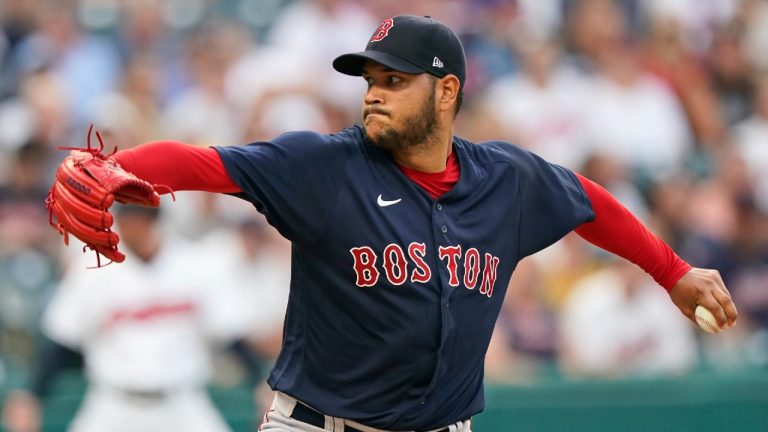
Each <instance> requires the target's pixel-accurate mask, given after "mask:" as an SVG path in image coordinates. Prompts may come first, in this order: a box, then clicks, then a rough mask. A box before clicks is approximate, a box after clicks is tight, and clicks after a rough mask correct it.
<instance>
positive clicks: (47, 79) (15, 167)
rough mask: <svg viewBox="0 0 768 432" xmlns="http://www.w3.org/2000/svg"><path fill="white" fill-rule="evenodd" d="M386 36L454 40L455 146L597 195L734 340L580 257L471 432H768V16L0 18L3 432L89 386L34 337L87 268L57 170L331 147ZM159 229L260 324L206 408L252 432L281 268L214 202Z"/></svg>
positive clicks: (275, 0) (637, 2) (531, 284)
mask: <svg viewBox="0 0 768 432" xmlns="http://www.w3.org/2000/svg"><path fill="white" fill-rule="evenodd" d="M401 13H411V14H419V15H431V16H433V17H435V18H437V19H439V20H441V21H443V22H445V23H447V24H448V25H450V26H451V27H452V28H453V29H455V30H456V31H457V32H458V33H459V34H460V35H461V37H462V40H463V42H464V47H465V50H466V54H467V61H468V80H467V83H466V86H465V101H464V105H463V107H462V111H461V113H460V115H459V117H458V119H457V121H458V123H457V128H456V134H457V135H460V136H463V137H465V138H468V139H470V140H474V141H483V140H489V139H503V140H507V141H510V142H513V143H516V144H518V145H520V146H523V147H526V148H528V149H530V150H532V151H534V152H536V153H538V154H540V155H542V156H543V157H545V158H546V159H548V160H550V161H552V162H556V163H558V164H562V165H564V166H566V167H569V168H571V169H573V170H576V171H579V172H581V173H583V174H585V175H586V176H587V177H590V178H591V179H593V180H595V181H596V182H598V183H600V184H601V185H603V186H604V187H606V188H607V189H608V190H610V191H611V192H612V193H613V194H615V196H616V197H618V199H619V200H620V201H622V202H623V203H624V204H625V205H626V206H627V207H628V208H630V209H631V210H632V211H633V212H634V213H635V214H636V215H638V216H639V217H640V218H641V219H642V220H643V221H644V222H645V223H646V224H648V225H649V226H650V227H651V228H652V230H653V231H654V232H655V233H657V234H658V235H659V236H661V237H662V238H664V239H665V240H666V241H667V242H668V243H669V244H670V245H672V246H673V247H674V249H675V250H676V251H677V252H678V253H679V254H680V255H681V256H682V257H683V258H684V259H686V260H687V261H688V262H689V263H691V264H692V265H694V266H697V267H708V268H715V269H718V270H719V271H720V273H721V274H722V276H723V278H724V280H725V282H726V285H727V286H728V288H729V289H730V291H731V293H732V295H733V297H734V299H735V301H736V304H737V306H738V308H739V311H740V314H741V315H740V320H739V325H738V326H737V327H735V328H733V329H729V330H728V331H726V332H724V333H722V334H719V335H717V336H711V335H707V334H705V333H703V332H702V331H700V330H698V328H696V327H695V326H694V325H693V324H692V323H690V322H689V321H687V320H686V319H685V318H684V317H683V316H682V315H681V314H680V313H679V312H678V311H677V309H676V308H675V307H674V306H673V305H672V303H671V302H670V301H669V299H668V296H667V294H666V292H665V291H664V290H663V289H662V288H660V287H659V286H657V285H655V284H654V282H653V281H652V279H651V278H650V277H648V276H647V275H646V274H645V273H643V272H642V271H639V270H637V269H635V268H634V267H633V266H631V265H627V264H626V263H624V262H621V261H618V260H616V259H615V258H613V257H611V256H609V255H607V254H605V253H602V252H601V251H599V250H597V249H595V248H594V247H592V246H591V245H589V244H588V243H586V242H585V241H583V240H581V239H580V238H579V237H578V236H574V235H570V236H568V237H566V238H565V239H563V240H562V241H560V242H559V243H558V244H556V245H554V246H553V247H551V248H549V249H547V250H545V251H542V252H541V253H539V254H537V255H535V256H533V257H530V258H528V259H526V260H524V261H523V262H522V263H521V264H520V266H519V268H518V270H517V271H516V272H515V275H514V277H513V280H512V282H511V284H510V287H509V292H508V294H507V298H506V300H505V306H504V308H503V311H502V315H501V317H500V319H499V322H498V326H497V331H496V332H495V334H494V339H493V341H492V345H491V348H490V350H489V353H488V361H487V365H486V373H487V386H488V390H487V405H488V409H487V411H486V413H484V414H482V415H480V416H478V417H477V418H476V419H475V424H474V430H476V431H479V432H483V431H491V430H510V431H512V430H537V431H543V430H553V431H554V430H564V426H565V425H567V429H568V430H572V431H573V430H694V429H697V428H702V427H703V428H706V429H715V428H717V429H720V430H755V431H758V430H767V429H768V216H767V215H768V1H765V0H644V1H641V0H467V1H450V0H414V1H410V2H407V4H406V2H383V1H375V0H364V1H355V2H352V1H346V0H163V1H153V0H130V1H129V0H55V1H54V0H0V299H1V300H0V390H1V391H2V396H3V401H4V406H3V428H4V430H9V431H36V430H46V431H60V430H65V428H66V425H67V424H68V423H69V422H70V421H71V419H72V416H73V415H74V413H75V411H76V410H77V407H78V406H79V403H80V401H81V399H82V396H83V394H84V391H85V389H86V386H87V380H86V378H84V375H83V372H82V368H79V367H78V366H77V365H78V364H79V363H80V362H78V361H76V360H75V361H63V360H62V361H57V362H56V363H57V364H56V365H55V366H51V365H49V364H46V363H49V361H48V360H49V359H50V357H49V356H48V355H47V354H46V353H48V350H49V349H50V346H51V343H53V342H52V341H51V340H50V338H49V337H48V335H47V333H46V332H45V331H43V329H42V328H41V324H40V323H41V316H43V315H44V313H45V309H46V306H47V305H48V303H49V301H50V299H51V297H52V295H53V294H54V293H55V292H56V289H57V287H58V286H59V284H60V282H61V280H62V279H63V278H64V277H66V275H67V273H68V271H70V270H69V269H70V268H76V269H77V270H78V271H81V269H82V267H84V266H86V265H95V257H94V256H93V255H92V253H89V254H86V255H84V256H83V255H82V254H81V250H80V248H79V247H77V246H71V247H69V248H65V247H64V246H63V244H62V243H63V242H62V239H61V237H60V236H59V235H58V234H57V233H56V232H55V231H54V230H53V229H51V228H50V227H49V226H48V214H47V211H46V209H45V206H44V203H43V201H44V198H45V195H46V193H47V190H48V188H49V187H50V185H51V183H52V177H53V175H54V173H55V167H56V166H57V165H58V163H59V162H60V161H61V159H62V158H63V157H64V156H65V154H66V152H64V151H59V150H57V148H58V147H59V146H76V147H82V146H84V144H85V134H86V131H87V128H88V125H89V124H90V123H93V124H94V125H95V126H96V127H97V128H99V129H100V130H101V131H102V133H103V134H104V137H105V141H106V142H107V144H108V150H109V149H111V147H113V146H118V147H119V148H121V149H125V148H129V147H132V146H135V145H137V144H140V143H142V142H146V141H151V140H161V139H172V140H179V141H186V142H189V143H192V144H195V145H201V146H209V145H237V144H244V143H248V142H252V141H256V140H262V139H269V138H271V137H274V136H275V135H277V134H279V133H281V132H285V131H289V130H300V129H311V130H316V131H319V132H333V131H337V130H340V129H342V128H344V127H346V126H349V125H351V124H352V123H354V122H356V121H358V120H359V118H360V104H361V97H362V94H363V91H364V84H363V80H360V79H354V78H350V77H347V76H344V75H341V74H338V73H336V72H335V71H334V70H333V69H332V67H331V61H332V59H333V58H334V57H335V56H337V55H339V54H341V53H345V52H350V51H358V50H362V49H363V48H364V46H365V44H366V41H367V39H368V38H369V36H370V34H371V33H372V32H373V30H374V29H375V28H376V27H377V26H378V24H379V23H380V22H381V20H382V19H384V18H386V17H389V16H391V15H396V14H401ZM161 223H163V224H164V228H163V232H166V233H168V235H169V236H178V237H183V238H186V239H190V240H192V241H191V242H190V247H191V248H199V249H200V252H199V254H200V255H199V256H200V260H201V262H210V263H214V264H215V266H216V267H215V268H217V269H224V270H221V272H220V273H217V274H219V275H222V276H221V277H220V278H219V280H218V281H216V282H213V283H212V285H214V286H213V287H211V289H217V286H218V285H238V284H239V285H247V286H248V287H253V288H252V290H251V291H250V293H249V295H251V297H248V296H246V297H245V298H246V299H251V298H252V299H253V301H252V305H250V306H249V307H252V310H253V316H254V317H255V318H254V320H253V322H250V323H249V324H248V325H249V326H250V327H249V328H248V329H246V331H244V332H243V334H242V335H241V336H242V337H241V338H240V339H238V340H237V341H236V342H235V343H227V344H222V345H221V347H220V348H221V349H218V350H216V353H215V355H214V356H213V359H212V362H213V363H212V364H213V367H212V368H211V370H212V374H211V376H210V381H209V384H208V389H209V392H210V394H211V397H212V398H213V400H214V403H215V404H216V406H217V407H218V408H219V409H220V410H221V412H222V414H223V415H224V417H225V419H226V420H227V422H228V423H229V425H230V427H232V428H233V430H242V431H251V430H256V429H257V427H258V421H259V418H260V417H261V413H262V412H263V411H262V410H263V408H264V406H263V404H264V403H265V402H264V401H266V400H269V395H268V393H267V392H266V391H265V390H264V389H263V385H262V384H261V383H262V381H263V379H264V376H265V374H266V373H267V371H268V370H269V366H270V364H271V361H272V359H273V358H274V355H275V353H276V350H277V348H278V347H279V338H280V332H281V329H280V327H281V324H282V313H283V310H284V307H285V306H284V304H285V303H284V302H285V298H286V296H287V288H288V285H287V277H288V271H289V254H290V252H289V250H290V246H289V245H286V244H285V241H284V240H282V239H281V238H279V237H278V236H277V235H276V234H275V233H274V231H273V230H271V229H269V228H268V227H266V226H265V222H264V221H263V220H262V219H261V218H260V216H259V215H258V214H257V213H256V212H255V211H254V210H253V209H252V208H251V207H250V206H249V205H247V204H245V203H244V202H240V201H238V200H236V199H234V198H231V197H226V196H212V195H205V194H196V193H179V194H177V199H176V202H175V203H173V204H169V203H166V205H164V212H163V213H162V215H161ZM91 261H93V262H91ZM198 265H204V264H198ZM212 265H213V264H212ZM226 266H229V267H226ZM91 271H96V270H91ZM224 275H226V276H224ZM241 281H247V282H245V283H243V282H241ZM217 284H218V285H217ZM103 288H104V289H105V290H108V289H109V286H104V287H103ZM249 289H250V288H249ZM265 299H268V300H265ZM56 358H59V356H57V357H56ZM73 358H76V355H75V356H73ZM608 425H614V426H615V427H611V426H608Z"/></svg>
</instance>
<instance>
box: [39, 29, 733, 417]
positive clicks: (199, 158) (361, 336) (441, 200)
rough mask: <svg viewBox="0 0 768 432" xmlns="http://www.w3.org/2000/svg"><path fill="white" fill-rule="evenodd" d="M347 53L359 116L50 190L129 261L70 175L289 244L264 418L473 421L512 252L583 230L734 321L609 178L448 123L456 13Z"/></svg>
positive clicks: (674, 293)
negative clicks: (169, 194)
mask: <svg viewBox="0 0 768 432" xmlns="http://www.w3.org/2000/svg"><path fill="white" fill-rule="evenodd" d="M333 67H334V68H335V69H336V70H338V71H339V72H341V73H344V74H347V75H352V76H360V77H362V79H364V80H365V82H366V83H367V85H368V87H367V91H366V92H365V95H364V98H363V100H362V124H356V125H353V126H352V127H349V128H348V129H345V130H342V131H340V132H338V133H333V134H328V135H322V134H318V133H314V132H295V133H287V134H284V135H280V136H278V137H276V138H274V139H272V140H270V141H266V142H256V143H252V144H249V145H246V146H232V147H215V148H197V147H193V146H190V145H186V144H184V143H179V142H170V141H164V142H154V143H147V144H144V145H140V146H137V147H135V148H133V149H130V150H128V151H121V152H118V153H116V154H115V155H113V156H105V155H103V154H100V153H98V151H93V150H92V151H90V152H89V151H73V155H72V156H71V158H75V159H77V158H79V160H80V162H79V164H78V163H75V164H74V165H72V164H71V163H70V164H69V165H67V164H68V162H67V161H65V162H64V165H63V166H64V167H69V169H68V172H69V174H65V175H59V176H58V179H57V182H56V184H55V185H54V190H53V192H52V195H51V197H50V198H49V206H50V208H51V209H52V214H53V222H52V223H53V224H54V226H56V227H57V229H59V230H60V231H61V232H62V233H64V234H65V235H68V233H72V234H74V235H78V237H81V238H83V235H84V234H85V235H84V239H85V241H86V243H89V244H91V245H92V247H93V248H94V249H96V250H97V251H98V252H102V253H104V254H105V255H106V256H107V257H108V258H111V259H113V260H116V261H117V260H120V259H121V258H122V257H121V256H120V254H119V252H118V240H119V239H117V238H116V237H114V235H113V233H111V230H110V228H109V225H108V224H105V223H103V222H104V220H105V219H106V216H104V215H107V214H109V206H108V205H105V203H106V202H107V201H110V199H107V200H104V199H101V198H99V199H95V200H94V199H92V198H93V196H92V195H93V194H94V193H95V191H96V189H95V186H94V189H93V190H91V191H90V196H89V193H86V192H85V191H83V190H82V188H78V187H77V186H73V185H77V184H85V183H83V182H84V181H80V180H79V176H81V174H79V172H82V171H87V170H88V167H89V164H90V163H92V162H91V161H92V160H98V161H99V162H98V164H104V165H109V166H110V167H113V168H114V170H116V172H119V176H121V177H122V176H131V178H132V179H133V176H135V178H136V179H138V180H134V183H132V184H137V185H139V186H138V189H139V190H141V191H143V192H141V193H134V194H131V195H130V196H126V195H125V194H122V193H120V191H121V189H120V188H117V189H115V188H113V187H110V188H108V189H111V190H112V191H113V192H111V193H112V195H109V193H108V194H107V195H109V196H113V197H114V199H117V200H123V201H132V202H143V203H145V204H149V205H153V204H154V200H153V199H152V197H153V196H154V195H153V194H155V193H157V192H164V189H162V188H158V187H157V186H153V185H165V186H166V187H167V188H169V189H172V190H203V191H210V192H218V193H227V194H234V195H237V196H239V197H241V198H242V199H244V200H248V201H250V202H251V203H253V205H254V206H255V207H256V208H257V209H258V211H260V212H262V213H263V214H264V215H266V217H267V219H268V221H269V223H270V224H271V225H272V226H274V227H275V228H276V229H277V230H278V231H279V232H280V233H281V234H282V235H283V236H284V237H286V238H287V239H289V240H290V241H291V242H292V244H293V245H292V254H293V256H292V280H291V293H290V299H289V303H288V310H287V315H286V317H285V327H284V339H283V346H282V351H281V352H280V355H279V357H278V359H277V362H276V364H275V366H274V369H273V370H272V372H271V375H270V377H269V379H268V382H269V385H270V386H271V387H272V389H274V390H275V391H276V397H275V400H274V404H273V406H272V409H271V410H269V411H268V412H267V413H266V415H265V417H264V423H263V424H262V430H264V431H273V432H275V431H281V432H285V431H292V432H293V431H306V432H309V431H322V430H326V431H336V432H339V431H347V432H356V431H364V432H380V431H433V432H434V431H441V432H443V431H450V432H467V431H469V430H470V428H471V426H470V423H471V418H472V416H473V415H475V414H477V413H479V412H481V411H482V410H483V406H484V400H483V359H484V356H485V352H486V349H487V348H488V343H489V340H490V338H491V333H492V331H493V328H494V323H495V321H496V318H497V316H498V313H499V309H500V307H501V304H502V299H503V297H504V294H505V290H506V287H507V282H508V281H509V278H510V276H511V274H512V272H513V271H514V269H515V266H516V265H517V263H518V262H519V261H520V260H521V259H522V258H524V257H526V256H528V255H531V254H533V253H536V252H537V251H539V250H541V249H543V248H546V247H547V246H549V245H551V244H553V243H554V242H556V241H558V239H560V238H561V237H563V236H564V235H566V234H567V233H569V232H570V231H573V230H575V231H576V232H577V233H578V234H580V235H581V236H582V237H583V238H585V239H586V240H588V241H590V242H592V243H594V244H595V245H597V246H599V247H601V248H604V249H606V250H608V251H611V252H613V253H615V254H617V255H620V256H622V257H624V258H626V259H628V260H630V261H631V262H633V263H635V264H637V265H638V266H640V267H641V268H643V269H644V270H645V271H646V272H648V273H649V274H650V275H651V276H652V277H653V278H654V279H655V280H656V281H657V282H658V283H659V284H660V285H661V286H662V287H663V288H664V289H666V290H667V291H668V292H669V295H670V297H671V300H672V301H673V302H674V303H675V304H676V305H677V306H678V308H679V309H680V310H681V311H682V313H684V314H685V315H686V316H687V317H689V318H692V317H693V311H694V308H695V307H696V306H697V304H701V305H703V306H705V307H707V308H708V309H710V310H712V311H713V312H714V313H715V316H716V317H717V320H718V322H719V323H720V324H721V325H723V326H725V325H733V324H734V323H735V320H736V317H737V311H736V308H735V306H734V304H733V302H732V301H731V298H730V296H729V294H728V291H727V290H726V288H725V287H724V285H723V282H722V280H721V278H720V276H719V275H718V274H717V272H715V271H711V270H705V269H696V268H691V266H690V265H688V264H687V263H686V262H684V261H683V260H681V259H680V258H679V257H678V256H677V255H676V254H675V253H674V252H673V251H672V250H671V249H670V248H669V247H668V246H667V245H666V244H664V243H663V242H662V241H661V240H660V239H659V238H657V237H656V236H655V235H653V234H652V233H651V232H650V231H649V230H648V229H646V228H645V227H644V226H643V225H642V224H641V223H640V222H639V221H638V220H637V219H636V218H635V217H634V216H633V215H632V214H630V213H629V212H628V211H627V210H626V209H625V208H624V207H622V206H621V205H620V204H619V203H618V202H617V201H616V200H615V199H614V198H613V197H612V196H611V195H610V194H609V193H608V192H606V191H605V190H604V189H602V188H601V187H599V186H598V185H596V184H595V183H593V182H591V181H590V180H588V179H586V178H584V177H582V176H580V175H578V174H576V173H574V172H572V171H569V170H568V169H565V168H563V167H561V166H557V165H554V164H550V163H548V162H547V161H545V160H543V159H541V158H539V157H538V156H536V155H534V154H532V153H530V152H528V151H526V150H524V149H521V148H519V147H517V146H515V145H512V144H509V143H506V142H501V141H489V142H483V143H472V142H469V141H467V140H465V139H463V138H461V137H458V136H455V135H454V134H453V124H454V118H455V116H456V114H457V112H458V111H459V109H460V106H461V100H462V91H463V87H464V84H465V82H466V66H465V58H464V51H463V48H462V45H461V42H460V40H459V38H458V37H457V35H456V34H455V33H454V32H453V31H452V30H451V29H450V28H448V27H447V26H445V25H443V24H441V23H440V22H438V21H436V20H434V19H432V18H429V17H420V16H408V15H401V16H396V17H393V18H389V19H387V20H385V21H384V22H382V23H381V25H380V26H379V27H378V28H377V29H376V30H375V31H374V32H373V34H372V35H371V38H370V39H369V40H368V43H367V46H366V48H365V50H364V51H362V52H358V53H353V54H346V55H342V56H340V57H338V58H336V60H335V61H334V62H333ZM254 73H258V71H255V72H254ZM129 173H130V174H129ZM93 177H94V176H89V178H93ZM100 180H101V179H100V178H99V177H95V181H96V182H98V181H100ZM59 191H66V194H63V193H62V194H60V193H59ZM114 191H117V192H114ZM99 193H101V192H99ZM136 197H139V198H141V199H138V200H136V199H135V198H136ZM147 197H149V198H147ZM62 200H64V201H65V202H66V204H60V201H62ZM93 202H95V204H90V203H93ZM73 203H74V204H73ZM110 203H111V202H110ZM81 208H86V209H88V211H87V212H83V213H84V214H86V215H88V216H87V217H81V216H80V209H81ZM94 215H96V217H94ZM70 222H73V223H72V224H70ZM81 226H86V227H87V228H88V229H87V230H86V231H84V232H83V229H81V230H80V231H81V232H79V233H78V231H76V230H77V229H79V228H80V227H81ZM93 233H96V234H93ZM201 265H203V264H202V263H201ZM660 289H661V288H660Z"/></svg>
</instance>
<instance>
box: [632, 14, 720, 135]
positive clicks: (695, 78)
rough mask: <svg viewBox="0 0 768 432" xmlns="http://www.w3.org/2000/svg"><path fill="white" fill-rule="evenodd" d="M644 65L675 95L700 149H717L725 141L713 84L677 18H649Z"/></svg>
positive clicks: (655, 16) (668, 16)
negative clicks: (686, 38) (691, 48)
mask: <svg viewBox="0 0 768 432" xmlns="http://www.w3.org/2000/svg"><path fill="white" fill-rule="evenodd" d="M649 27H650V28H649V30H648V37H647V40H646V44H645V50H644V53H643V57H644V59H643V63H644V65H645V67H646V68H648V70H650V71H651V72H653V73H654V74H656V75H657V76H659V77H660V78H662V79H664V80H665V81H666V82H667V83H668V84H669V85H670V86H671V87H672V89H673V90H674V91H675V93H676V95H677V97H678V98H679V99H680V103H681V104H682V106H683V109H684V110H685V113H686V115H687V117H688V122H689V124H690V126H691V129H692V132H693V134H694V136H695V138H696V142H697V143H698V144H699V145H700V146H702V147H705V148H706V147H709V148H712V147H716V146H719V145H721V144H722V143H723V140H724V139H725V133H726V130H725V126H726V125H725V119H724V118H723V117H722V113H721V111H720V106H719V100H718V98H717V95H716V94H715V92H714V91H713V86H712V82H711V80H710V77H709V75H708V74H707V71H706V69H705V68H704V65H703V63H702V61H701V60H700V58H698V57H697V56H696V55H695V54H694V53H693V52H691V51H690V50H689V49H688V47H687V46H686V43H685V42H686V41H685V40H684V37H685V34H684V28H683V25H682V23H681V22H680V21H679V18H678V17H676V16H670V15H664V14H657V15H653V16H651V18H650V24H649Z"/></svg>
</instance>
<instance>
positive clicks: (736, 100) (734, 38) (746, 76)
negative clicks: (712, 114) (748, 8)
mask: <svg viewBox="0 0 768 432" xmlns="http://www.w3.org/2000/svg"><path fill="white" fill-rule="evenodd" d="M743 30H744V29H743V28H742V27H741V24H740V23H739V22H732V23H728V24H727V25H724V26H723V27H719V28H716V29H715V32H714V36H713V41H712V48H711V49H710V50H709V51H708V52H707V64H708V67H709V69H710V73H711V74H712V78H713V81H714V85H715V92H716V93H717V95H718V98H719V100H720V109H721V110H722V113H723V114H722V115H723V117H724V118H725V121H726V124H727V125H728V126H733V125H734V124H736V123H738V122H740V121H742V120H744V119H745V118H747V117H748V116H749V115H750V113H751V112H752V95H753V91H754V90H753V88H752V81H751V74H752V71H751V70H750V68H749V62H748V61H747V58H746V55H745V52H744V46H743V43H744V40H743V38H744V34H743Z"/></svg>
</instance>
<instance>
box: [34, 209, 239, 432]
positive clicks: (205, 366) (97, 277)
mask: <svg viewBox="0 0 768 432" xmlns="http://www.w3.org/2000/svg"><path fill="white" fill-rule="evenodd" d="M116 222H117V228H118V232H119V233H120V236H121V240H122V244H124V245H126V246H127V253H126V255H128V256H129V257H130V258H129V259H128V260H127V261H126V262H125V263H124V264H125V265H111V266H107V267H105V268H101V269H97V270H85V269H84V268H83V267H84V266H83V265H78V264H75V265H73V267H72V268H71V270H70V271H69V273H68V274H67V275H65V277H64V279H63V280H62V282H61V286H60V287H59V288H58V289H57V290H56V293H55V295H54V298H53V299H52V301H51V303H50V305H49V306H48V309H47V310H46V312H45V314H44V317H43V330H44V332H45V333H46V334H47V335H48V336H49V337H50V338H51V339H53V340H54V341H56V342H58V343H60V344H62V345H64V346H67V347H70V348H73V349H76V350H79V351H81V352H82V353H83V355H84V359H85V365H86V369H87V375H88V378H89V383H90V385H89V388H88V392H87V394H86V397H85V399H84V402H83V405H82V406H81V408H80V410H79V412H78V413H77V415H76V417H75V419H74V421H73V423H72V424H71V429H70V430H72V431H74V432H91V431H93V432H104V431H117V432H119V431H146V432H151V431H163V432H166V431H185V432H195V431H201V432H203V431H204V432H218V431H228V430H229V428H228V426H227V425H226V423H225V421H224V420H223V418H222V417H221V415H220V414H219V413H218V411H217V410H216V409H215V407H214V405H213V404H212V402H211V401H210V399H209V398H208V396H207V393H206V391H205V384H206V382H207V380H208V378H209V375H210V362H211V357H212V355H213V353H214V348H216V347H221V346H222V345H224V344H225V343H227V342H230V341H233V340H235V339H238V338H241V337H243V336H245V335H246V334H247V333H248V332H249V331H250V330H251V328H252V327H251V326H252V320H251V317H252V315H253V306H252V305H249V304H248V303H247V302H243V301H242V300H243V298H247V297H244V296H243V295H242V293H240V292H238V289H242V288H237V287H235V286H231V285H229V284H220V283H217V279H218V278H219V277H218V276H217V273H218V272H217V271H216V270H215V269H213V268H211V266H209V265H207V264H206V263H205V262H204V260H203V259H202V254H200V253H198V252H197V249H196V248H195V247H194V246H193V245H189V244H185V243H184V242H181V241H179V239H174V240H173V241H164V239H163V237H162V235H161V234H160V231H159V230H157V229H156V227H157V223H156V222H157V210H156V209H146V208H142V207H136V206H124V207H122V208H121V209H120V213H119V214H118V216H117V217H116Z"/></svg>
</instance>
